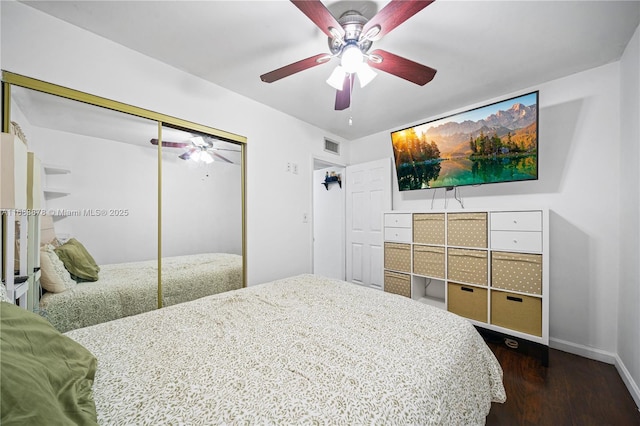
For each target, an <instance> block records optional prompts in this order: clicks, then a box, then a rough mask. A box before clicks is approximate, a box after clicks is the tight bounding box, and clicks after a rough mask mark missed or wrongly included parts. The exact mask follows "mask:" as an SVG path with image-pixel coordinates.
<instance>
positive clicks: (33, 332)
mask: <svg viewBox="0 0 640 426" xmlns="http://www.w3.org/2000/svg"><path fill="white" fill-rule="evenodd" d="M0 321H1V322H0V389H1V392H0V393H1V395H2V397H1V398H2V401H1V405H0V413H2V414H1V418H0V424H3V425H10V424H20V425H45V424H47V425H62V424H77V425H79V424H82V425H97V424H98V422H97V415H96V407H95V403H94V400H93V395H92V392H91V386H92V385H93V380H94V376H95V372H96V364H97V361H96V358H95V357H94V356H93V354H91V352H89V351H88V350H87V349H85V348H84V347H83V346H82V345H80V344H79V343H77V342H76V341H74V340H72V339H70V338H69V337H67V336H64V335H62V334H60V332H58V330H56V329H55V328H54V327H53V326H52V325H51V324H50V323H49V322H48V321H47V320H45V319H44V318H42V317H40V316H38V315H36V314H34V313H32V312H29V311H27V310H26V309H22V308H19V307H17V306H16V305H14V304H11V303H6V302H0Z"/></svg>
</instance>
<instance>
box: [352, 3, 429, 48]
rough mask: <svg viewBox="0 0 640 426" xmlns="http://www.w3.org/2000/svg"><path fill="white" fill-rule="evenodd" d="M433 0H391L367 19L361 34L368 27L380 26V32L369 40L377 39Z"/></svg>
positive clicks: (365, 31)
mask: <svg viewBox="0 0 640 426" xmlns="http://www.w3.org/2000/svg"><path fill="white" fill-rule="evenodd" d="M434 1H435V0H426V1H407V0H391V2H389V3H388V4H387V5H386V6H385V7H383V8H382V10H381V11H380V12H378V13H376V15H375V16H374V17H373V18H371V19H370V20H369V22H367V23H366V24H365V26H364V27H363V28H362V34H366V33H367V31H369V29H371V28H374V27H376V26H379V27H380V32H379V33H377V34H376V35H375V36H373V37H371V40H379V39H381V38H382V37H384V35H385V34H387V33H388V32H390V31H391V30H393V29H394V28H395V27H397V26H398V25H400V24H402V23H403V22H404V21H406V20H407V19H409V18H411V17H412V16H413V15H415V14H416V13H418V12H420V11H421V10H422V9H424V8H425V7H427V6H429V5H430V4H431V3H433V2H434Z"/></svg>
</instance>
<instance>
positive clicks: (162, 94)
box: [0, 1, 347, 284]
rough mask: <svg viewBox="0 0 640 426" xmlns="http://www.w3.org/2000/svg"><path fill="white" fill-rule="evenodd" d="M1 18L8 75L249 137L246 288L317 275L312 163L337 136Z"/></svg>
mask: <svg viewBox="0 0 640 426" xmlns="http://www.w3.org/2000/svg"><path fill="white" fill-rule="evenodd" d="M0 14H1V18H2V22H1V24H2V25H1V31H2V33H1V36H0V37H1V38H0V40H1V43H2V45H1V57H0V66H1V67H2V69H4V70H7V71H11V72H14V73H17V74H22V75H26V76H29V77H33V78H38V79H41V80H44V81H48V82H51V83H55V84H59V85H62V86H66V87H71V88H74V89H77V90H81V91H84V92H88V93H91V94H94V95H98V96H103V97H106V98H109V99H114V100H117V101H120V102H124V103H127V104H131V105H135V106H138V107H142V108H146V109H150V110H153V111H158V112H162V113H165V114H168V115H172V116H175V117H179V118H182V119H186V120H190V121H193V122H196V123H201V124H204V125H208V126H211V127H215V128H219V129H222V130H225V131H228V132H232V133H236V134H240V135H243V136H246V137H247V139H248V145H247V234H248V238H247V253H248V282H249V284H257V283H260V282H264V281H268V280H272V279H276V278H280V277H285V276H289V275H293V274H297V273H303V272H310V271H311V246H312V245H311V229H310V228H309V227H310V226H311V222H310V221H309V222H308V223H303V221H302V217H303V213H307V214H309V212H310V211H311V192H310V191H309V182H311V180H312V167H311V164H312V161H311V157H312V156H315V157H317V158H323V157H325V158H326V157H327V156H328V154H326V153H324V151H323V143H324V137H329V138H331V139H333V140H336V141H338V142H344V141H343V140H342V139H341V138H339V137H337V136H335V135H331V134H327V133H326V132H324V131H323V130H321V129H318V128H316V127H313V126H310V125H308V124H306V123H303V122H301V121H299V120H297V119H295V118H293V117H290V116H287V115H285V114H282V113H280V112H278V111H275V110H273V109H271V108H268V107H265V106H264V105H261V104H258V103H257V102H254V101H252V100H250V99H248V98H245V97H243V96H240V95H238V94H235V93H233V92H230V91H228V90H226V89H223V88H221V87H219V86H216V85H213V84H210V83H208V82H205V81H203V80H201V79H199V78H196V77H194V76H192V75H189V74H186V73H184V72H182V71H179V70H177V69H175V68H172V67H169V66H167V65H165V64H162V63H161V62H158V61H156V60H153V59H151V58H148V57H146V56H143V55H141V54H139V53H137V52H134V51H133V50H130V49H127V48H124V47H122V46H120V45H118V44H116V43H113V42H111V41H109V40H106V39H104V38H101V37H98V36H96V35H94V34H91V33H89V32H87V31H84V30H82V29H80V28H78V27H74V26H72V25H69V24H67V23H65V22H63V21H60V20H58V19H55V18H52V17H50V16H48V15H46V14H43V13H40V12H38V11H36V10H34V9H32V8H30V7H28V6H25V5H23V4H20V3H16V2H4V1H3V2H0ZM212 66H214V65H213V64H212ZM345 151H346V150H345ZM331 160H332V161H338V162H341V163H346V162H347V161H346V157H345V154H343V155H342V156H341V157H340V158H335V156H331ZM287 162H293V163H296V164H298V167H299V171H298V174H293V173H287V172H286V168H285V166H286V163H287Z"/></svg>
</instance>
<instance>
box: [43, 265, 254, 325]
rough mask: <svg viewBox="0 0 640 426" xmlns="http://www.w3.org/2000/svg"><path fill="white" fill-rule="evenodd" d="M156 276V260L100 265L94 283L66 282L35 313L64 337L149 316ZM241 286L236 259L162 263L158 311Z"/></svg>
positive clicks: (154, 304) (155, 298) (154, 303)
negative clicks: (125, 319)
mask: <svg viewBox="0 0 640 426" xmlns="http://www.w3.org/2000/svg"><path fill="white" fill-rule="evenodd" d="M50 256H53V255H51V252H49V253H45V252H43V253H42V255H41V260H44V259H48V257H50ZM53 260H54V262H55V258H54V259H53ZM54 267H55V265H54V266H52V268H54ZM57 267H58V269H59V268H61V266H60V265H58V266H57ZM62 268H63V267H62ZM157 271H158V262H157V260H150V261H142V262H130V263H118V264H110V265H101V266H100V270H99V278H98V280H97V281H94V282H81V283H78V284H76V283H75V282H73V281H70V278H68V279H67V282H69V283H70V284H68V285H67V286H66V287H65V288H64V291H61V292H56V293H53V292H49V293H45V294H44V295H43V296H42V298H41V300H40V313H41V315H43V316H44V317H45V318H47V319H48V320H49V321H50V322H51V324H53V325H54V327H56V328H57V329H58V330H59V331H61V332H65V331H69V330H73V329H76V328H81V327H87V326H90V325H95V324H100V323H103V322H107V321H111V320H114V319H118V318H123V317H127V316H131V315H136V314H140V313H143V312H148V311H151V310H154V309H156V308H157V307H158V274H157ZM44 272H45V271H44V270H43V273H44ZM64 272H65V271H61V272H60V273H64ZM67 275H68V274H67ZM242 286H243V274H242V257H241V256H239V255H236V254H230V253H203V254H194V255H186V256H174V257H166V258H163V259H162V302H163V306H170V305H175V304H178V303H183V302H187V301H190V300H194V299H197V298H200V297H204V296H210V295H212V294H217V293H220V292H224V291H229V290H236V289H239V288H242Z"/></svg>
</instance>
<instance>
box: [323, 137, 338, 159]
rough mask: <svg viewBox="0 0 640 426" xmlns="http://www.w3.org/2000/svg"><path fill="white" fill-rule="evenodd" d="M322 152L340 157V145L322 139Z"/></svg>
mask: <svg viewBox="0 0 640 426" xmlns="http://www.w3.org/2000/svg"><path fill="white" fill-rule="evenodd" d="M324 150H325V151H328V152H333V153H334V154H337V155H340V144H339V143H338V142H334V141H332V140H329V139H327V138H325V139H324Z"/></svg>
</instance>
